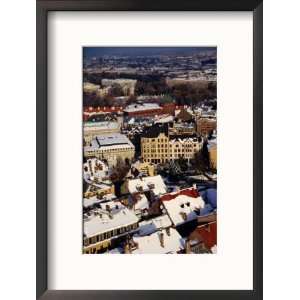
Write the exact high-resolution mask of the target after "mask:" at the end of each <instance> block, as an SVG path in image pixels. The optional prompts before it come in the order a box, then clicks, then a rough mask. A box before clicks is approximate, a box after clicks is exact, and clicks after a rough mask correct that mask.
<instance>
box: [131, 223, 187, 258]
mask: <svg viewBox="0 0 300 300" xmlns="http://www.w3.org/2000/svg"><path fill="white" fill-rule="evenodd" d="M168 232H169V234H168ZM160 235H162V236H160ZM161 240H163V243H161ZM133 241H134V242H135V243H137V249H135V250H133V251H132V252H131V253H132V254H147V253H150V254H175V253H177V252H178V251H180V250H183V249H184V246H185V241H184V239H183V238H182V237H181V235H180V234H179V233H178V231H177V230H176V229H174V228H169V229H168V231H167V230H166V229H164V230H161V231H157V232H154V233H152V234H151V235H147V236H133Z"/></svg>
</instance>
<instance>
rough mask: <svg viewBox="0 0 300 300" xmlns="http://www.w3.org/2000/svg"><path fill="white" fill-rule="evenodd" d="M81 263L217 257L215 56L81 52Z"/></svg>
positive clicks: (206, 50)
mask: <svg viewBox="0 0 300 300" xmlns="http://www.w3.org/2000/svg"><path fill="white" fill-rule="evenodd" d="M82 167H83V171H82V176H83V232H82V234H83V248H82V252H83V254H216V253H217V48H216V47H84V48H83V166H82Z"/></svg>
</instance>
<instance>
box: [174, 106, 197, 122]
mask: <svg viewBox="0 0 300 300" xmlns="http://www.w3.org/2000/svg"><path fill="white" fill-rule="evenodd" d="M175 120H176V121H177V122H182V123H185V122H193V121H194V117H193V115H192V114H191V113H189V112H188V111H187V110H186V109H182V110H180V112H179V113H178V114H177V115H176V117H175Z"/></svg>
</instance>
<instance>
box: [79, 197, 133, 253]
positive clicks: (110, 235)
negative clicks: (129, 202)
mask: <svg viewBox="0 0 300 300" xmlns="http://www.w3.org/2000/svg"><path fill="white" fill-rule="evenodd" d="M137 229H138V218H137V217H136V215H135V214H134V213H133V212H132V211H130V210H129V209H127V208H126V207H125V206H124V205H123V204H121V203H120V202H114V201H109V202H104V203H100V204H99V205H98V207H97V208H95V209H94V210H92V211H89V212H87V213H85V214H84V217H83V253H84V254H93V253H101V252H103V251H105V250H106V249H107V248H109V247H114V245H115V244H116V243H117V242H118V241H119V240H120V239H121V238H124V236H126V235H127V234H128V233H130V232H132V231H136V230H137Z"/></svg>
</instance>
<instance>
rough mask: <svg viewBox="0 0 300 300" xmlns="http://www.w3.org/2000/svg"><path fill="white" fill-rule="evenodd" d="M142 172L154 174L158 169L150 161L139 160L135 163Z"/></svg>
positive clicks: (147, 174) (148, 174)
mask: <svg viewBox="0 0 300 300" xmlns="http://www.w3.org/2000/svg"><path fill="white" fill-rule="evenodd" d="M134 166H135V167H136V168H137V169H138V171H139V172H140V173H142V174H143V175H146V176H154V175H155V173H156V171H155V167H154V165H153V164H151V163H149V162H139V163H138V164H137V165H134Z"/></svg>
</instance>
